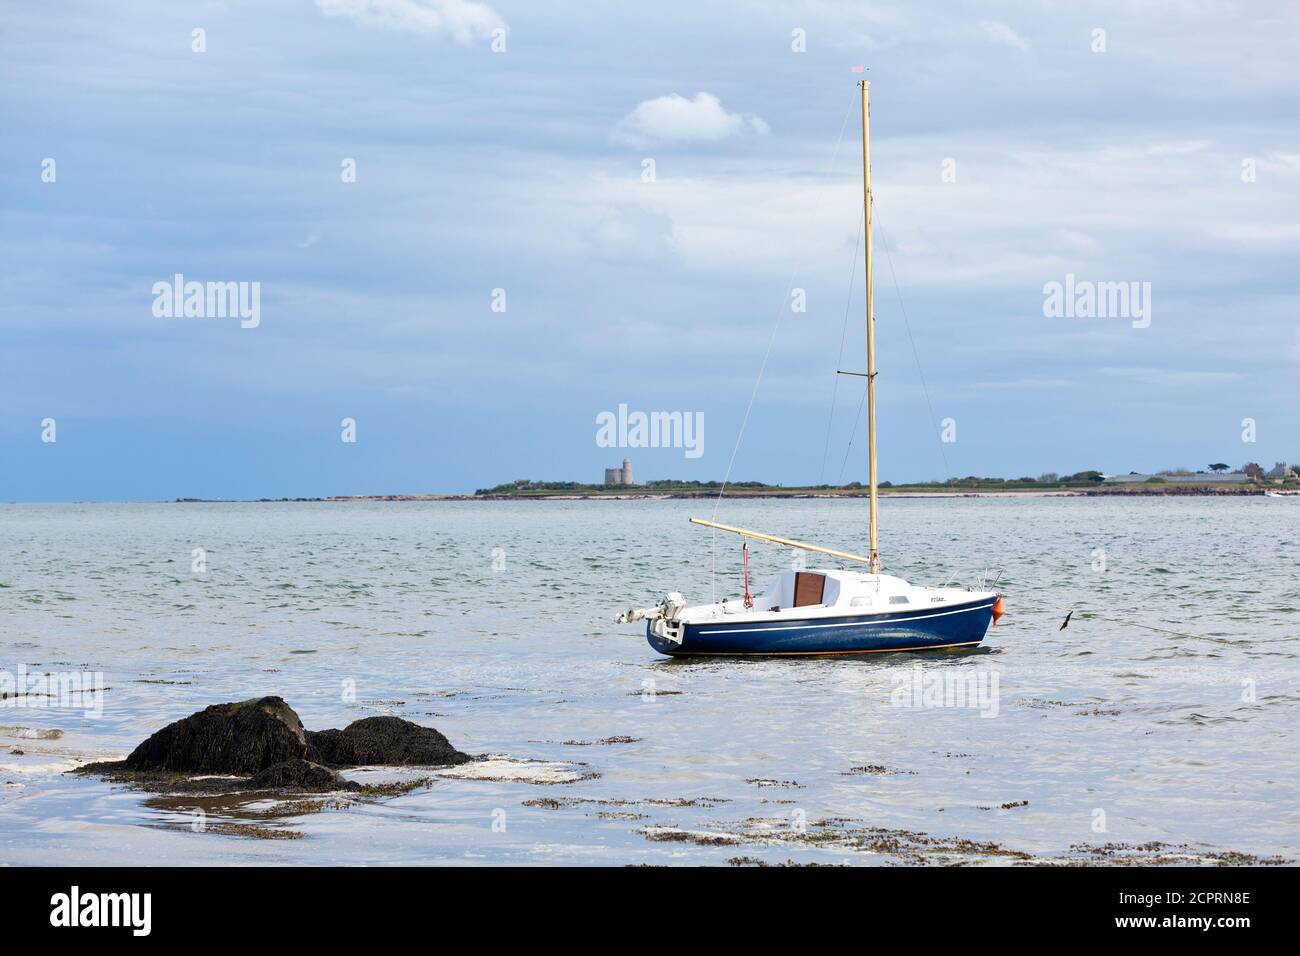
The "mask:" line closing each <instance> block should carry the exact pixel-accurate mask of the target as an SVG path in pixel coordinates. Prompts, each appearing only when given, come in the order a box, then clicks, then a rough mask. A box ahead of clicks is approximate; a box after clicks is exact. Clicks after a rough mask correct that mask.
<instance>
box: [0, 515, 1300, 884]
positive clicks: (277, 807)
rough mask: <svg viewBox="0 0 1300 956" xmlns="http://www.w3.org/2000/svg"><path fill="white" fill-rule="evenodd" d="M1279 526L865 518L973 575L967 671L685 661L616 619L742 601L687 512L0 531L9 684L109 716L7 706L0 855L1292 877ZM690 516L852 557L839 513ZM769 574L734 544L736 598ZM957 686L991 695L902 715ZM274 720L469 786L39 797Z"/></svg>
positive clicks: (943, 573) (22, 703)
mask: <svg viewBox="0 0 1300 956" xmlns="http://www.w3.org/2000/svg"><path fill="white" fill-rule="evenodd" d="M1296 507H1297V503H1296V502H1294V501H1279V500H1277V499H1268V498H1260V497H1241V498H1228V499H1218V500H1210V499H1201V498H1177V499H1170V498H1120V497H1113V498H1105V499H1101V500H1099V499H1095V498H1093V499H1089V498H1081V497H1016V498H1010V497H987V498H964V497H963V498H944V499H927V498H912V499H903V498H900V499H894V498H886V499H885V500H884V501H883V502H882V504H881V529H882V540H881V547H882V552H883V554H884V559H885V567H886V570H887V571H891V572H894V573H898V574H901V575H903V576H904V577H907V578H909V579H910V580H912V581H914V582H917V583H932V584H943V583H945V582H947V581H949V580H951V581H953V582H954V583H965V584H975V583H977V582H978V581H979V580H980V579H981V578H983V579H985V580H988V581H991V580H993V578H994V577H995V576H996V575H998V573H999V571H1000V577H998V579H997V580H998V588H999V589H1001V590H1005V593H1006V595H1007V605H1008V615H1007V617H1005V618H1003V620H1002V621H1001V623H1000V624H999V625H998V626H997V627H995V628H993V629H992V630H991V631H990V633H989V637H988V639H987V640H986V642H985V645H984V647H983V648H982V649H980V650H979V651H977V652H973V653H941V654H932V655H881V656H876V657H869V658H865V659H858V660H853V659H836V660H801V661H779V660H778V661H774V660H765V661H756V662H736V661H722V660H709V661H703V662H692V661H676V660H666V659H663V658H660V657H658V656H657V655H656V654H655V653H654V652H653V651H652V650H651V649H650V648H649V647H648V646H647V645H646V643H645V640H644V637H643V631H642V629H641V628H639V627H636V626H631V627H620V626H618V625H615V624H613V623H612V621H613V618H614V616H615V615H616V614H617V613H618V612H619V611H620V610H622V609H623V608H625V607H626V606H628V605H630V604H647V603H652V602H653V601H654V600H656V599H657V598H658V597H659V596H660V595H661V594H662V593H663V592H664V591H667V590H680V591H682V592H683V593H684V594H685V595H686V596H687V598H688V599H691V600H698V599H707V598H711V597H712V596H713V595H714V593H716V594H717V595H718V596H719V597H721V596H724V595H730V594H737V593H739V590H740V554H739V542H738V541H736V540H734V539H732V538H731V537H730V536H727V535H721V534H719V535H717V536H716V537H715V536H714V535H713V534H712V533H710V532H708V531H704V530H701V529H699V528H695V527H692V526H690V525H689V524H688V523H687V521H686V519H687V517H689V516H701V517H712V516H713V511H712V504H711V502H710V503H705V502H700V501H623V502H620V503H619V504H618V505H617V506H613V507H610V506H606V505H603V504H602V503H600V502H597V501H556V502H553V503H552V504H551V505H550V506H548V507H545V508H537V507H532V506H531V505H530V504H528V503H525V502H518V503H515V502H482V501H478V502H460V501H430V502H326V503H320V504H314V503H286V504H277V503H248V504H199V503H196V504H188V505H186V506H183V507H178V506H176V505H167V504H150V505H110V504H87V505H3V506H0V527H2V528H3V534H0V622H2V623H0V670H4V671H6V672H8V673H10V674H11V675H12V674H16V673H17V672H18V671H19V669H20V668H22V669H25V670H26V671H27V672H28V673H29V675H30V674H42V673H45V672H50V673H52V674H55V675H57V674H61V673H69V672H78V673H80V672H98V673H101V674H102V676H103V681H102V686H103V688H104V689H103V690H102V692H101V693H100V695H99V696H100V706H99V707H98V713H96V712H95V711H94V710H87V709H76V708H72V707H67V706H62V707H60V706H54V704H57V703H58V701H57V700H54V701H51V700H49V699H43V698H41V697H39V696H34V695H33V696H30V697H28V696H23V697H21V698H20V697H18V696H14V697H11V698H7V699H6V700H4V701H0V862H3V863H12V864H60V863H62V864H79V863H88V864H201V865H222V864H228V865H243V864H255V863H258V862H268V863H302V864H352V863H357V864H385V863H412V864H415V863H441V864H473V863H499V864H530V863H553V864H609V865H623V864H639V863H650V864H674V863H715V864H725V863H728V862H732V863H735V864H750V865H761V864H780V863H786V862H789V861H793V862H795V863H808V864H847V865H863V864H906V863H940V864H946V863H959V864H994V865H1007V864H1010V865H1036V864H1048V865H1050V864H1064V863H1077V864H1088V865H1091V864H1113V863H1125V862H1159V863H1168V864H1188V863H1210V864H1216V863H1224V864H1231V863H1240V862H1253V861H1259V860H1263V861H1268V862H1288V863H1293V862H1295V861H1297V860H1300V808H1297V806H1296V802H1295V794H1296V793H1297V792H1300V754H1298V753H1297V751H1298V750H1300V748H1297V747H1296V735H1295V729H1294V728H1295V724H1296V715H1297V710H1298V707H1300V623H1298V622H1300V576H1298V575H1297V573H1296V571H1297V566H1298V560H1297V555H1300V514H1298V513H1297V512H1296V511H1295V508H1296ZM716 517H717V519H718V520H720V521H726V522H728V523H733V524H737V525H741V526H744V527H753V528H760V529H764V530H767V531H770V532H772V533H776V534H781V535H785V536H789V537H792V538H797V539H802V540H811V541H817V542H821V543H825V544H827V545H830V546H837V547H844V548H849V549H853V548H854V547H855V546H860V545H861V542H862V541H863V540H865V535H866V527H865V525H866V519H865V506H864V504H863V502H861V501H860V500H853V499H795V500H777V499H765V500H734V501H733V500H724V502H723V504H722V506H721V508H720V509H719V511H718V512H717V515H716ZM715 548H716V559H715V555H714V549H715ZM196 549H197V550H200V551H201V554H200V555H197V556H196V553H195V552H196ZM200 557H201V558H202V561H201V562H200V561H199V558H200ZM791 559H792V555H791V553H790V552H789V551H788V550H784V549H779V548H775V547H768V546H764V545H756V546H753V547H752V548H751V571H752V574H753V576H754V578H755V579H756V582H757V583H759V584H761V583H762V582H763V581H764V580H765V578H766V577H767V576H768V575H769V574H772V573H775V572H776V571H778V570H782V569H784V568H787V567H789V565H790V561H791ZM196 562H198V563H196ZM715 566H716V577H715V574H714V569H715ZM197 567H201V568H202V570H196V568H197ZM715 588H716V592H715ZM1069 609H1074V612H1075V613H1074V615H1073V617H1072V619H1071V623H1070V625H1069V627H1068V628H1066V629H1065V630H1061V629H1060V624H1061V621H1062V619H1063V618H1064V615H1065V612H1066V611H1067V610H1069ZM918 667H919V668H920V670H919V671H918V670H917V669H916V668H918ZM950 678H951V679H960V680H962V681H967V679H969V682H968V684H967V685H966V686H970V687H982V688H983V695H984V696H982V697H981V698H980V700H978V701H976V702H975V704H976V705H970V704H971V702H970V701H968V702H967V704H968V705H967V706H946V705H944V704H945V701H944V700H943V699H942V695H939V696H938V697H936V698H934V699H931V698H930V697H929V696H928V694H926V693H924V692H922V693H920V694H911V693H910V691H909V688H913V687H917V686H922V687H927V688H928V687H930V686H931V684H928V683H926V682H927V681H931V682H933V681H939V682H940V683H941V682H942V681H944V680H947V679H950ZM981 682H982V683H981ZM989 694H992V695H993V696H992V697H990V696H989ZM264 695H278V696H281V697H283V698H285V700H287V701H289V702H290V703H291V704H292V706H293V708H294V709H295V710H296V712H297V713H298V714H299V715H300V716H301V718H302V723H303V724H304V725H305V726H307V727H309V728H336V727H344V726H346V725H349V724H351V723H352V722H354V721H357V720H359V719H364V718H368V717H374V716H379V715H391V716H394V717H400V718H403V719H405V720H408V721H412V722H415V723H417V724H421V725H424V726H427V727H435V728H437V730H438V731H440V732H441V733H442V734H444V735H446V738H447V739H448V740H449V741H450V742H451V744H452V745H453V746H454V747H456V748H457V749H458V750H460V751H464V752H465V753H468V754H473V755H474V756H475V757H476V758H482V759H475V760H473V761H471V762H467V763H463V764H460V765H457V766H454V767H450V768H445V769H443V770H440V771H438V772H434V773H430V772H427V771H424V770H418V769H413V768H406V767H364V768H354V769H345V770H342V771H340V772H341V773H342V775H343V776H344V777H345V778H347V779H348V780H351V781H354V782H356V783H358V784H360V785H361V787H362V789H360V790H354V789H348V790H340V791H339V792H334V793H314V794H303V795H299V796H285V795H280V794H277V795H274V796H272V795H267V794H259V793H256V792H253V793H249V792H243V791H232V792H228V793H221V792H217V793H210V792H202V793H195V792H188V793H187V792H161V793H159V792H152V791H147V790H144V789H140V788H138V787H134V786H132V785H130V784H129V783H123V782H120V781H114V780H111V779H103V778H100V777H96V776H88V775H82V774H71V773H67V772H66V771H67V770H70V769H72V768H74V767H77V766H79V765H82V764H84V763H88V762H92V761H112V760H120V759H121V758H123V757H125V756H126V755H127V754H128V753H130V752H131V751H132V750H133V749H134V748H135V747H136V746H137V745H138V744H139V743H140V742H141V741H143V740H145V739H146V738H148V737H149V736H150V735H151V734H153V733H154V732H155V731H157V730H158V729H159V728H161V727H163V726H164V725H166V724H169V723H171V722H172V721H175V720H177V719H178V718H181V717H184V716H186V715H188V714H191V713H193V712H196V711H200V710H202V709H203V708H205V707H207V706H209V705H211V704H216V703H222V702H226V701H239V700H245V699H248V698H252V697H261V696H264ZM936 702H937V704H938V705H935V704H936ZM405 784H409V785H410V786H409V787H408V786H406V785H405Z"/></svg>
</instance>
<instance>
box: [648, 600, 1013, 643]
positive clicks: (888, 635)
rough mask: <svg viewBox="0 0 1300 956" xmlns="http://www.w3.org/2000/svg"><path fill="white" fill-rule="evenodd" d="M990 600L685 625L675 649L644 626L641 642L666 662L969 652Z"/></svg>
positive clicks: (984, 624)
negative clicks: (943, 650) (674, 659)
mask: <svg viewBox="0 0 1300 956" xmlns="http://www.w3.org/2000/svg"><path fill="white" fill-rule="evenodd" d="M996 602H997V598H996V597H991V598H980V599H979V600H978V601H974V602H972V603H970V604H964V605H960V606H958V607H951V606H949V607H945V608H944V609H943V610H937V609H932V608H919V609H917V610H914V611H904V612H892V613H891V612H882V613H876V614H861V615H853V616H843V617H833V618H807V619H804V620H797V619H796V620H784V621H762V622H755V621H748V622H747V621H743V620H739V621H726V622H721V621H719V622H713V621H711V622H708V623H702V624H686V625H685V627H684V629H683V633H682V642H681V643H680V644H676V643H673V642H672V641H667V640H664V639H663V638H661V637H659V636H657V635H656V634H654V633H653V631H652V630H651V627H650V625H647V626H646V640H647V641H649V643H650V646H651V647H653V648H654V649H655V650H656V651H658V652H659V653H660V654H667V655H669V656H671V657H696V656H699V657H713V656H727V657H799V656H804V655H811V654H881V653H886V652H889V651H923V650H938V649H940V648H946V647H975V646H976V645H978V644H979V643H980V642H981V641H983V640H984V635H985V633H986V632H987V631H988V628H989V623H990V622H991V621H992V620H993V605H994V604H995V603H996Z"/></svg>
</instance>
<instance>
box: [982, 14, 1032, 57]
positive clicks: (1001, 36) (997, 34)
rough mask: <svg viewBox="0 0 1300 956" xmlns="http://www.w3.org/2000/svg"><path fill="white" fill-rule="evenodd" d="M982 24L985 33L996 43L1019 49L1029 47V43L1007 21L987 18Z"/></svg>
mask: <svg viewBox="0 0 1300 956" xmlns="http://www.w3.org/2000/svg"><path fill="white" fill-rule="evenodd" d="M980 26H981V27H983V28H984V35H985V36H987V37H988V38H989V39H990V40H992V41H993V42H994V43H1001V44H1002V45H1004V46H1010V47H1015V48H1016V49H1017V50H1028V49H1029V43H1028V42H1027V41H1026V40H1024V39H1022V38H1021V37H1020V35H1019V34H1018V33H1016V31H1015V30H1013V29H1011V28H1010V27H1009V26H1007V25H1006V24H1005V23H998V22H997V21H996V20H985V21H983V22H982V23H981V24H980Z"/></svg>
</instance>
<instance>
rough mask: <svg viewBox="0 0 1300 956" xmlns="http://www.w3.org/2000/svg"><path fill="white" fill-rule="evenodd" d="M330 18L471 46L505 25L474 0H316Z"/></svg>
mask: <svg viewBox="0 0 1300 956" xmlns="http://www.w3.org/2000/svg"><path fill="white" fill-rule="evenodd" d="M316 6H318V7H319V8H320V10H321V12H322V13H323V14H325V15H326V16H327V17H348V18H350V19H352V20H356V21H357V22H358V23H360V24H361V25H362V26H367V27H381V28H384V29H387V30H405V31H407V32H410V33H423V34H425V35H427V36H437V37H442V36H450V37H451V38H453V39H454V40H455V41H456V42H457V43H461V44H465V45H468V44H470V43H471V42H473V41H474V40H475V39H477V38H479V37H489V36H491V35H492V31H493V30H495V29H497V28H499V27H502V28H503V27H505V21H504V20H502V19H501V15H500V14H498V13H497V12H496V11H495V10H493V9H492V8H491V7H489V6H488V5H487V4H486V3H475V2H473V0H316Z"/></svg>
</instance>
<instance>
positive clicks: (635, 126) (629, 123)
mask: <svg viewBox="0 0 1300 956" xmlns="http://www.w3.org/2000/svg"><path fill="white" fill-rule="evenodd" d="M745 132H754V133H758V134H760V135H763V136H766V135H767V134H768V133H770V132H771V128H770V127H769V126H768V125H767V122H766V121H765V120H763V119H762V117H759V116H754V115H752V114H742V113H729V112H727V110H726V109H725V108H724V107H723V105H722V103H721V101H720V100H719V99H718V98H717V97H716V96H714V95H713V94H712V93H696V94H695V98H694V99H692V100H688V99H687V98H686V97H684V96H679V95H678V94H676V93H673V94H672V95H670V96H660V97H657V98H655V99H653V100H645V101H644V102H642V103H640V104H638V105H637V108H636V109H634V110H633V111H632V112H631V113H629V114H628V115H627V116H625V117H624V118H623V119H622V120H621V121H620V122H619V124H618V125H617V126H616V127H615V128H614V132H613V135H612V138H613V139H614V141H615V142H620V143H627V144H629V145H632V146H646V145H649V144H651V143H692V142H694V143H698V142H717V141H719V140H724V139H727V138H728V137H731V136H737V135H739V134H741V133H745Z"/></svg>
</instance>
